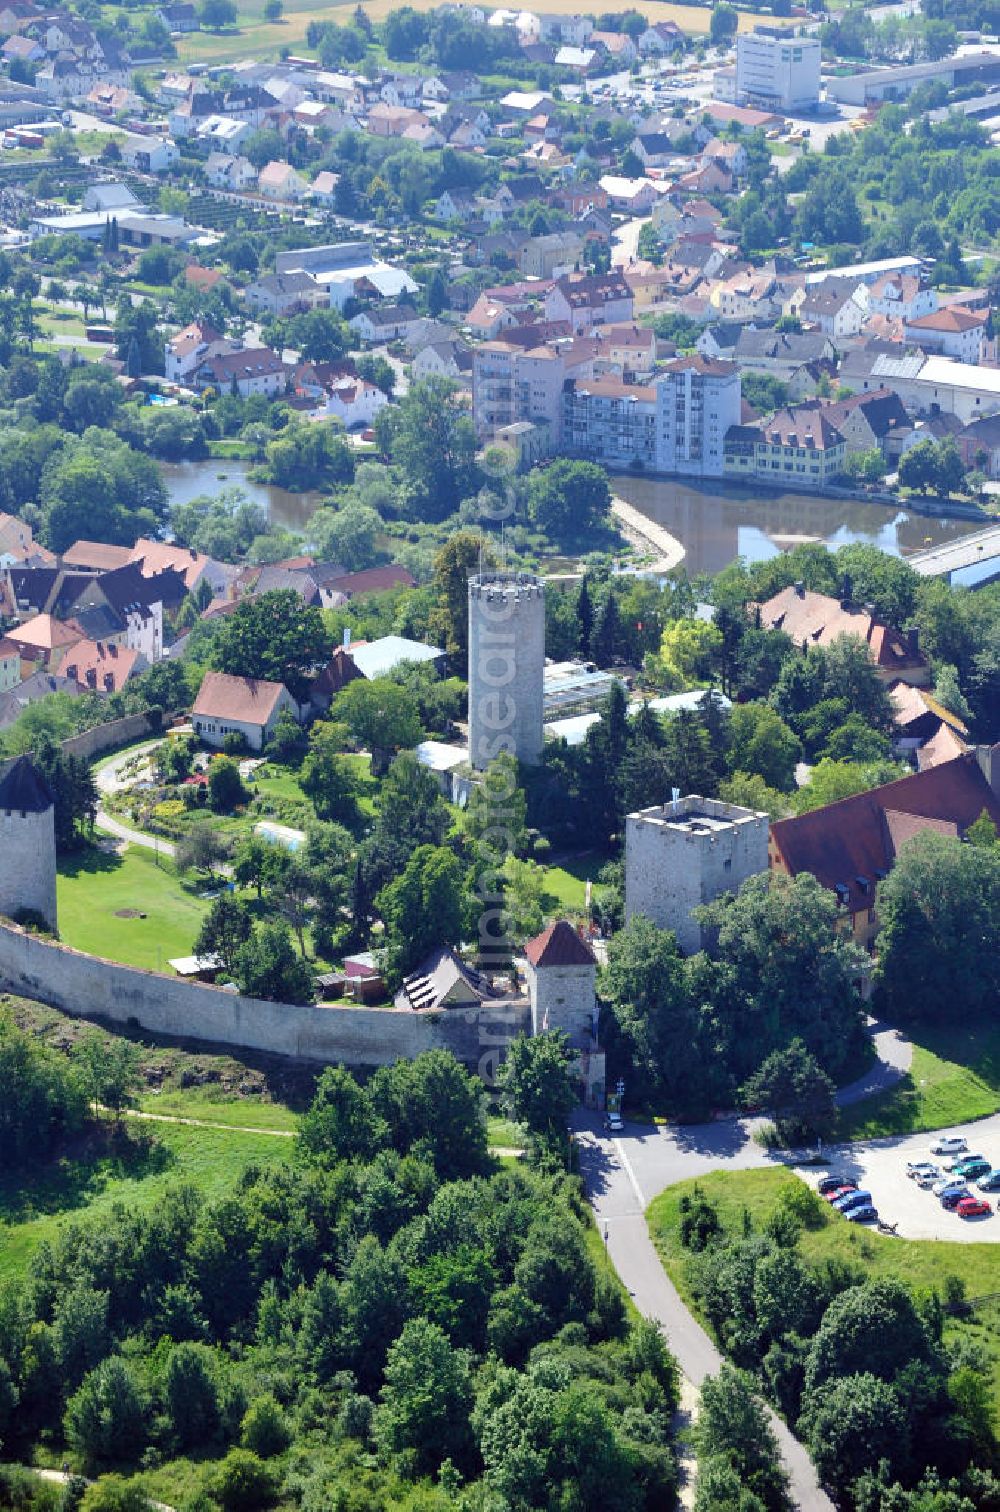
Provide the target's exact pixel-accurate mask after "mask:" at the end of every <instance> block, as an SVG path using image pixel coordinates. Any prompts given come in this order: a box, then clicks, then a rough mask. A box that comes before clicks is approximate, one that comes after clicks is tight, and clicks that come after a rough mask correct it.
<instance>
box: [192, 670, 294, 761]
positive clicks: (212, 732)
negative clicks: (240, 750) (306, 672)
mask: <svg viewBox="0 0 1000 1512" xmlns="http://www.w3.org/2000/svg"><path fill="white" fill-rule="evenodd" d="M283 709H287V710H288V712H289V713H290V714H291V715H292V716H293V717H294V718H296V719H297V718H298V714H299V711H298V708H297V706H296V703H295V700H294V699H293V698H292V695H291V694H290V693H289V691H288V689H287V688H286V687H285V685H284V683H279V682H267V681H265V680H264V679H263V678H252V677H232V676H230V674H229V673H228V672H206V673H205V676H204V678H203V679H202V684H201V687H200V688H199V689H198V697H197V698H196V699H195V701H194V708H193V709H192V710H191V723H192V725H193V726H194V732H195V734H196V735H198V736H199V737H200V738H201V739H202V740H204V741H205V743H206V745H214V746H221V745H222V743H223V741H224V740H225V738H226V736H227V735H232V734H236V735H242V736H243V738H244V740H245V741H246V743H247V745H248V746H249V747H250V749H251V750H253V751H259V750H261V749H262V747H263V746H264V743H265V741H266V740H267V739H268V737H269V735H270V734H271V732H272V730H273V729H274V726H275V724H276V723H277V720H278V716H279V715H280V714H281V712H282V710H283Z"/></svg>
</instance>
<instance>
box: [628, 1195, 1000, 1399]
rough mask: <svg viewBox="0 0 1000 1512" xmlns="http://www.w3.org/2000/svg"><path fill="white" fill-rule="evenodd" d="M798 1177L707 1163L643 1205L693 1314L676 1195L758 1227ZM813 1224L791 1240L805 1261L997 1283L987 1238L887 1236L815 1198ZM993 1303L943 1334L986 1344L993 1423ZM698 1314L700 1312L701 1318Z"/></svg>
mask: <svg viewBox="0 0 1000 1512" xmlns="http://www.w3.org/2000/svg"><path fill="white" fill-rule="evenodd" d="M801 1183H802V1178H801V1177H800V1176H796V1175H795V1173H794V1172H793V1171H789V1170H787V1169H786V1168H784V1167H781V1168H773V1167H772V1168H768V1169H765V1170H760V1171H712V1172H711V1173H710V1174H709V1175H707V1176H700V1177H698V1178H697V1179H696V1180H691V1181H682V1182H678V1184H677V1185H676V1186H672V1187H669V1188H668V1189H667V1191H665V1192H663V1193H662V1194H661V1195H660V1196H659V1197H657V1198H656V1199H655V1200H654V1201H653V1202H652V1203H650V1206H649V1208H648V1210H647V1214H646V1218H647V1222H648V1224H649V1232H650V1235H651V1237H652V1239H653V1243H654V1244H655V1245H656V1248H657V1250H658V1252H659V1255H660V1258H661V1260H662V1261H663V1265H664V1269H665V1270H666V1271H667V1274H668V1275H669V1276H670V1279H671V1280H672V1281H673V1283H674V1285H675V1286H676V1287H677V1289H678V1291H679V1292H680V1294H681V1296H682V1297H683V1298H684V1300H685V1302H686V1303H687V1305H688V1306H689V1307H690V1308H691V1310H692V1312H694V1313H695V1314H696V1315H697V1313H698V1309H697V1306H696V1305H695V1303H694V1299H693V1297H692V1295H691V1289H690V1287H689V1285H688V1281H687V1274H686V1268H687V1262H688V1252H687V1251H686V1250H685V1249H684V1248H683V1247H682V1245H681V1242H680V1238H679V1230H678V1218H679V1214H678V1205H679V1203H680V1199H681V1197H683V1196H684V1195H685V1194H687V1195H690V1193H691V1192H692V1191H693V1190H694V1188H695V1187H698V1188H700V1190H701V1191H702V1192H704V1194H705V1195H706V1197H708V1198H709V1200H710V1201H711V1202H712V1203H713V1204H714V1205H715V1207H716V1209H717V1211H718V1214H719V1218H720V1220H721V1222H722V1225H723V1228H725V1229H727V1230H730V1231H734V1232H736V1233H739V1232H740V1231H741V1229H742V1224H743V1213H744V1210H746V1211H748V1212H749V1213H750V1215H751V1217H752V1219H753V1221H754V1226H755V1228H757V1229H760V1228H761V1227H762V1225H763V1223H764V1222H765V1220H766V1219H767V1218H768V1217H769V1216H770V1214H771V1213H773V1212H774V1211H775V1209H776V1207H777V1206H778V1202H779V1199H780V1194H781V1192H782V1190H783V1189H784V1188H786V1187H794V1186H796V1185H801ZM822 1209H823V1211H822V1214H821V1222H820V1226H819V1227H818V1228H815V1229H811V1230H810V1229H804V1230H803V1231H802V1235H801V1238H800V1240H799V1247H800V1251H801V1254H802V1258H803V1259H804V1260H805V1261H806V1262H807V1263H808V1264H811V1265H816V1266H822V1265H824V1264H825V1263H826V1262H827V1261H828V1260H834V1261H839V1262H847V1263H849V1264H851V1265H852V1266H862V1267H863V1268H864V1269H865V1271H866V1272H867V1273H868V1276H869V1277H872V1278H874V1277H879V1276H896V1277H898V1278H899V1279H900V1280H902V1281H905V1282H906V1283H907V1284H908V1285H909V1286H912V1287H913V1289H914V1291H915V1292H918V1293H920V1292H923V1293H929V1292H931V1291H932V1290H936V1291H937V1292H938V1293H939V1294H941V1295H943V1294H944V1289H945V1278H946V1277H948V1276H958V1277H960V1278H961V1280H962V1281H964V1283H965V1288H966V1295H967V1296H969V1297H979V1296H986V1295H988V1294H990V1293H993V1292H995V1291H996V1289H997V1258H998V1255H1000V1251H998V1249H997V1246H996V1245H995V1244H955V1243H949V1242H948V1241H945V1240H940V1239H937V1240H917V1239H894V1238H889V1237H888V1236H886V1235H882V1234H878V1233H868V1232H865V1231H863V1230H862V1229H861V1228H860V1227H859V1226H858V1225H857V1224H853V1223H845V1222H844V1221H843V1219H841V1218H840V1217H838V1215H837V1214H835V1213H833V1212H831V1211H830V1210H829V1209H828V1208H827V1206H826V1204H825V1203H824V1204H822ZM998 1320H1000V1309H998V1308H997V1307H996V1305H995V1304H992V1305H990V1306H988V1307H986V1308H984V1309H982V1310H981V1311H978V1310H977V1313H976V1315H975V1319H974V1321H971V1322H959V1321H949V1322H948V1323H947V1324H946V1336H948V1335H954V1334H957V1333H961V1334H962V1336H963V1337H965V1338H968V1337H969V1336H970V1334H973V1335H975V1337H976V1338H977V1341H978V1342H979V1343H980V1344H981V1345H982V1346H983V1347H984V1348H985V1349H986V1350H987V1351H988V1352H989V1355H990V1358H991V1360H992V1364H993V1386H994V1416H995V1418H996V1419H997V1425H998V1427H1000V1333H998V1331H997V1322H998ZM702 1321H703V1322H704V1319H702Z"/></svg>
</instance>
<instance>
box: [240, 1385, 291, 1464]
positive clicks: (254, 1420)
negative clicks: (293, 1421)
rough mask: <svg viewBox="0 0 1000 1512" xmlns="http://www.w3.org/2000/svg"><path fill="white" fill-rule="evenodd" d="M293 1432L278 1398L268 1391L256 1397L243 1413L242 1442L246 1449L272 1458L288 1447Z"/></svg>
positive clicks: (261, 1456)
mask: <svg viewBox="0 0 1000 1512" xmlns="http://www.w3.org/2000/svg"><path fill="white" fill-rule="evenodd" d="M291 1438H292V1434H291V1429H290V1427H289V1424H288V1419H287V1417H286V1416H285V1413H284V1411H283V1409H282V1407H281V1404H280V1403H279V1402H278V1401H277V1399H276V1398H275V1397H273V1396H271V1395H270V1393H268V1394H267V1395H265V1396H259V1397H254V1399H253V1401H252V1402H251V1403H250V1406H249V1407H248V1408H247V1410H246V1412H245V1413H244V1414H243V1422H242V1423H241V1424H240V1442H241V1443H242V1445H243V1447H244V1449H249V1450H250V1451H251V1453H253V1454H258V1455H260V1458H261V1459H271V1458H272V1457H273V1456H274V1455H275V1454H281V1453H282V1452H283V1451H284V1450H285V1449H287V1448H288V1445H289V1443H290V1442H291Z"/></svg>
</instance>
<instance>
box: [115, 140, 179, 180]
mask: <svg viewBox="0 0 1000 1512" xmlns="http://www.w3.org/2000/svg"><path fill="white" fill-rule="evenodd" d="M118 148H119V151H120V152H121V155H122V162H123V163H124V164H125V166H126V168H131V169H133V170H134V172H136V173H166V172H167V170H168V168H172V167H173V165H174V164H175V163H176V162H177V159H178V158H179V157H180V155H181V154H180V148H179V147H178V146H177V143H176V142H172V141H171V140H170V138H169V137H156V136H140V135H139V134H138V133H135V134H134V135H130V136H127V137H126V138H125V140H124V141H122V142H119V143H118Z"/></svg>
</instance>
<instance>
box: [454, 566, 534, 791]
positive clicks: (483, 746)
mask: <svg viewBox="0 0 1000 1512" xmlns="http://www.w3.org/2000/svg"><path fill="white" fill-rule="evenodd" d="M544 669H545V591H544V589H543V587H542V584H541V582H540V581H539V579H538V578H537V577H534V576H533V575H532V574H531V573H526V572H517V573H512V572H499V573H494V572H481V573H477V574H476V576H475V577H471V578H470V579H469V761H470V762H471V764H472V766H473V767H475V768H476V769H477V770H479V771H481V770H482V769H483V768H484V767H486V766H488V765H489V763H490V762H491V761H492V760H493V759H494V757H496V756H499V755H500V753H501V752H502V751H510V752H511V753H512V754H513V755H515V756H516V757H517V759H518V760H519V761H523V762H525V763H527V764H528V765H529V766H534V765H537V763H538V762H540V761H541V759H542V741H543V732H542V679H543V673H544Z"/></svg>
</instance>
